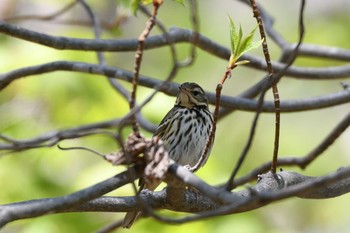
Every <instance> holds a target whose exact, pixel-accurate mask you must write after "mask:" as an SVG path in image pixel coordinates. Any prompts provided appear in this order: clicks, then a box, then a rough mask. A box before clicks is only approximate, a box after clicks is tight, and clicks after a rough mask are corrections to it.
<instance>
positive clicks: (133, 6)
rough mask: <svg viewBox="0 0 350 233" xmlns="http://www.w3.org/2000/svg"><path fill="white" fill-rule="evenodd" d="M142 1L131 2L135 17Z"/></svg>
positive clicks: (134, 0)
mask: <svg viewBox="0 0 350 233" xmlns="http://www.w3.org/2000/svg"><path fill="white" fill-rule="evenodd" d="M140 2H141V0H132V2H131V12H132V14H133V15H136V12H137V9H138V8H139V3H140Z"/></svg>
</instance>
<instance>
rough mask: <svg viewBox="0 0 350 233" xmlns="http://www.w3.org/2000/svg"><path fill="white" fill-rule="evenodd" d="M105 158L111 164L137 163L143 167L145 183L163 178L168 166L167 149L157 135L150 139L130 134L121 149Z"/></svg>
mask: <svg viewBox="0 0 350 233" xmlns="http://www.w3.org/2000/svg"><path fill="white" fill-rule="evenodd" d="M105 159H106V160H107V161H108V162H110V163H112V164H113V165H132V164H135V165H138V166H140V167H141V168H142V169H143V175H144V178H145V181H146V183H147V182H148V181H152V182H154V181H155V180H163V179H164V175H165V173H166V172H167V170H168V167H169V156H168V151H167V150H166V149H165V147H164V143H163V141H162V140H161V139H159V138H158V137H153V138H151V139H148V138H144V137H143V136H141V135H137V134H131V135H130V136H129V137H128V139H127V140H126V142H125V143H124V145H123V148H122V150H120V151H118V152H112V153H110V154H108V155H106V156H105Z"/></svg>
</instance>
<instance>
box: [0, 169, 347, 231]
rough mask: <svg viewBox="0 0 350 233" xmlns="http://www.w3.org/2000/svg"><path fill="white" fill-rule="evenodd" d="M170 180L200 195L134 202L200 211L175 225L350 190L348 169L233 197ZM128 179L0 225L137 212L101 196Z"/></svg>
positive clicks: (283, 176) (7, 211)
mask: <svg viewBox="0 0 350 233" xmlns="http://www.w3.org/2000/svg"><path fill="white" fill-rule="evenodd" d="M169 175H171V176H173V177H177V179H179V180H181V181H183V182H184V183H186V184H187V185H189V186H191V187H194V188H196V189H197V190H199V191H200V192H201V194H199V193H198V192H195V193H193V192H192V191H189V190H186V191H185V192H184V193H183V196H182V198H181V199H178V200H181V202H182V203H172V204H170V203H169V202H168V201H167V195H169V194H168V193H167V189H164V190H162V191H160V192H151V191H147V190H146V191H143V192H141V193H140V195H139V197H138V198H141V199H142V200H143V202H144V203H147V204H148V206H150V207H152V208H154V209H159V208H162V209H164V208H165V209H170V210H174V211H182V212H202V213H199V215H196V216H190V217H187V218H185V219H180V220H174V221H176V222H184V221H193V220H196V219H200V218H204V217H209V216H214V215H223V214H233V213H239V212H245V211H249V210H252V209H257V208H260V207H262V206H265V205H266V204H268V203H271V202H274V201H277V200H281V199H285V198H289V197H292V196H297V197H301V198H312V199H323V198H332V197H337V196H340V195H343V194H345V193H348V192H349V191H350V167H347V168H342V169H339V170H338V171H337V172H335V173H332V174H329V175H325V176H322V177H308V176H303V175H300V174H298V173H295V172H287V171H283V172H278V173H277V174H272V173H271V172H269V173H267V174H264V175H261V176H259V180H258V183H257V184H256V185H255V186H252V187H250V188H248V189H246V190H242V191H237V192H232V193H231V192H225V191H223V190H222V189H215V188H213V187H212V186H210V185H208V184H206V183H205V182H204V181H202V180H200V179H199V178H198V177H196V176H195V175H194V174H192V173H191V172H189V171H188V170H187V169H185V168H183V167H181V166H175V167H173V169H170V170H169ZM128 180H129V177H128V175H127V172H124V173H121V174H119V175H117V176H115V177H113V178H110V179H108V180H106V181H104V182H101V183H99V184H97V185H94V186H92V187H90V188H88V189H85V190H82V191H79V192H76V193H73V194H71V195H67V196H64V197H58V198H47V199H38V200H31V201H25V202H18V203H13V204H7V205H3V206H0V225H1V226H4V225H5V224H6V223H9V222H11V221H14V220H18V219H23V218H31V217H37V216H39V215H43V214H47V213H63V212H76V211H79V212H81V211H103V212H125V211H130V210H136V209H139V210H141V209H142V205H141V204H140V202H139V201H138V199H137V198H136V197H99V196H101V195H103V194H105V193H107V192H109V191H111V190H113V189H115V188H118V187H120V186H122V185H124V184H126V183H127V182H128ZM96 197H99V198H96ZM94 198H96V199H94ZM92 199H94V200H92ZM90 200H91V201H90ZM213 200H214V201H213Z"/></svg>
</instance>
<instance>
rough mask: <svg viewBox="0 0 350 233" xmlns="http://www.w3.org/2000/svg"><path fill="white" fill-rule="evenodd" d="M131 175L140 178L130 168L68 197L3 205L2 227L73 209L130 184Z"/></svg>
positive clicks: (0, 209)
mask: <svg viewBox="0 0 350 233" xmlns="http://www.w3.org/2000/svg"><path fill="white" fill-rule="evenodd" d="M130 173H135V176H133V177H135V178H138V176H137V175H136V174H137V173H136V170H135V168H129V169H128V170H127V171H125V172H122V173H120V174H118V175H116V176H114V177H111V178H109V179H107V180H105V181H102V182H100V183H98V184H95V185H93V186H91V187H89V188H86V189H83V190H80V191H78V192H75V193H72V194H69V195H67V196H62V197H58V198H47V199H39V200H31V201H25V202H19V203H13V204H8V205H3V206H1V207H0V227H2V226H4V225H5V224H7V223H9V222H11V221H14V220H18V219H24V218H32V217H37V216H41V215H45V214H48V213H50V214H52V213H59V212H62V211H64V210H65V211H66V210H69V209H72V208H74V207H75V206H78V205H80V204H82V203H84V202H87V201H89V200H92V199H95V198H97V197H100V196H102V195H104V194H106V193H108V192H111V191H113V190H114V189H117V188H119V187H121V186H123V185H125V184H127V183H129V182H130Z"/></svg>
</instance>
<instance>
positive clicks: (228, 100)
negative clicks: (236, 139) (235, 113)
mask: <svg viewBox="0 0 350 233" xmlns="http://www.w3.org/2000/svg"><path fill="white" fill-rule="evenodd" d="M349 68H350V66H349ZM53 71H76V72H84V73H90V74H99V75H104V76H106V75H107V76H109V77H113V78H118V79H121V80H124V81H128V82H131V80H132V73H131V72H129V71H126V70H122V69H119V68H114V67H110V66H101V65H96V64H89V63H83V62H67V61H56V62H51V63H46V64H42V65H37V66H31V67H26V68H21V69H18V70H13V71H11V72H8V73H4V74H1V75H0V90H1V89H3V88H5V87H6V86H7V85H9V84H10V83H11V82H13V81H14V80H16V79H19V78H23V77H26V76H30V75H35V74H42V73H46V72H53ZM139 83H140V84H141V85H142V86H145V87H149V88H154V87H157V86H158V87H159V86H160V87H161V88H160V90H161V91H162V92H164V93H165V94H168V95H172V96H175V95H176V94H177V88H178V84H175V83H167V84H164V83H163V81H160V80H156V79H153V78H150V77H146V76H140V80H139ZM207 94H208V97H209V101H210V103H211V104H215V94H214V93H207ZM349 101H350V88H345V90H343V91H339V92H336V93H333V94H328V95H324V96H321V97H314V98H309V99H305V100H289V101H287V100H286V101H284V102H282V103H281V112H295V111H304V110H314V109H320V108H326V107H330V106H335V105H340V104H345V103H349ZM221 105H222V106H224V107H228V108H234V109H239V110H245V111H256V108H257V101H255V100H251V99H246V98H241V97H232V96H222V99H221ZM262 111H263V112H273V111H274V107H273V102H271V101H265V103H264V105H263V108H262Z"/></svg>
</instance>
